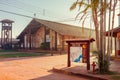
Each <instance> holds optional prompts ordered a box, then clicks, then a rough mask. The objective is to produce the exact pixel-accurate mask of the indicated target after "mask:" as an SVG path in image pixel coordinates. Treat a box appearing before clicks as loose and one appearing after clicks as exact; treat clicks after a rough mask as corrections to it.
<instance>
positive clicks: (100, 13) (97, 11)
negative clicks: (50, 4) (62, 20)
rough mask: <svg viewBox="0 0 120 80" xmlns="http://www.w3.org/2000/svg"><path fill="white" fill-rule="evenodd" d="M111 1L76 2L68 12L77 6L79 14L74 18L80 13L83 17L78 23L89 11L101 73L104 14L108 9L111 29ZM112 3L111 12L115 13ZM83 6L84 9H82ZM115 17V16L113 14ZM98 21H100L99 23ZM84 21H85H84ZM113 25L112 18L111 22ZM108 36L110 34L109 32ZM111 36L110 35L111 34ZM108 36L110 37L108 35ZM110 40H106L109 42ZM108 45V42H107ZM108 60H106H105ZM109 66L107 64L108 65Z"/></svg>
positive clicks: (102, 64) (103, 56) (104, 42)
mask: <svg viewBox="0 0 120 80" xmlns="http://www.w3.org/2000/svg"><path fill="white" fill-rule="evenodd" d="M115 1H116V2H117V0H115ZM112 2H113V1H112V0H109V1H108V2H107V1H106V0H88V1H86V0H80V1H79V0H77V1H75V2H74V3H73V5H72V6H71V8H70V10H73V9H75V8H76V6H79V13H78V14H77V16H76V18H77V17H79V15H80V14H81V13H83V15H82V16H81V18H80V21H81V20H82V19H86V16H87V15H88V12H89V11H91V16H92V19H93V23H94V27H95V32H96V44H97V50H98V52H99V54H98V56H99V59H98V63H99V71H100V73H102V72H103V71H104V66H105V62H104V61H105V60H106V59H105V49H103V48H105V46H106V39H105V35H104V31H105V30H106V12H107V8H108V9H109V22H108V24H109V26H108V27H109V30H110V29H111V26H110V23H111V20H110V18H111V7H112ZM116 2H114V7H113V12H115V7H116V5H115V3H116ZM83 6H84V7H83ZM113 15H115V14H113ZM99 20H100V21H99ZM84 21H85V20H84ZM112 22H113V24H112V26H113V25H114V16H113V20H112ZM109 34H110V32H109ZM111 35H112V34H111ZM109 36H110V35H109ZM109 40H110V39H108V42H109ZM109 43H110V42H109ZM109 43H108V50H107V51H108V52H107V53H108V56H110V55H109V54H110V52H109V51H110V44H109ZM107 60H108V59H107ZM108 65H109V64H108Z"/></svg>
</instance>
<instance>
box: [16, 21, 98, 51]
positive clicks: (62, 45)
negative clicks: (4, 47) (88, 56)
mask: <svg viewBox="0 0 120 80" xmlns="http://www.w3.org/2000/svg"><path fill="white" fill-rule="evenodd" d="M91 37H92V38H94V39H95V31H94V30H92V29H88V28H84V30H83V28H81V27H77V26H73V25H67V24H62V23H57V22H53V21H47V20H41V19H33V20H32V21H31V22H30V23H29V24H28V26H27V27H26V28H25V29H24V30H23V31H22V32H21V34H20V35H19V36H18V37H17V38H18V39H20V42H19V45H20V47H21V48H25V49H34V48H41V49H49V50H59V49H61V50H66V49H67V43H66V40H68V39H82V38H91ZM91 50H92V51H93V50H96V43H95V42H94V43H92V44H91Z"/></svg>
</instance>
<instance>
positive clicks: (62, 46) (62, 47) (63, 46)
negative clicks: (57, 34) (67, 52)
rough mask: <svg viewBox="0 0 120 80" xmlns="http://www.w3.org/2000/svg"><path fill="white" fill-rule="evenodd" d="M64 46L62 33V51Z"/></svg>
mask: <svg viewBox="0 0 120 80" xmlns="http://www.w3.org/2000/svg"><path fill="white" fill-rule="evenodd" d="M64 46H65V44H64V35H62V51H64Z"/></svg>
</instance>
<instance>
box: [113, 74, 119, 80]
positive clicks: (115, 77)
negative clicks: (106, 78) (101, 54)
mask: <svg viewBox="0 0 120 80" xmlns="http://www.w3.org/2000/svg"><path fill="white" fill-rule="evenodd" d="M112 80H120V75H118V76H117V75H116V76H112Z"/></svg>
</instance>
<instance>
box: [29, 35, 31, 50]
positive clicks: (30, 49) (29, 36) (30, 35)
mask: <svg viewBox="0 0 120 80" xmlns="http://www.w3.org/2000/svg"><path fill="white" fill-rule="evenodd" d="M31 43H32V41H31V33H29V49H30V50H31V49H32V48H31V47H32V45H31Z"/></svg>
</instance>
